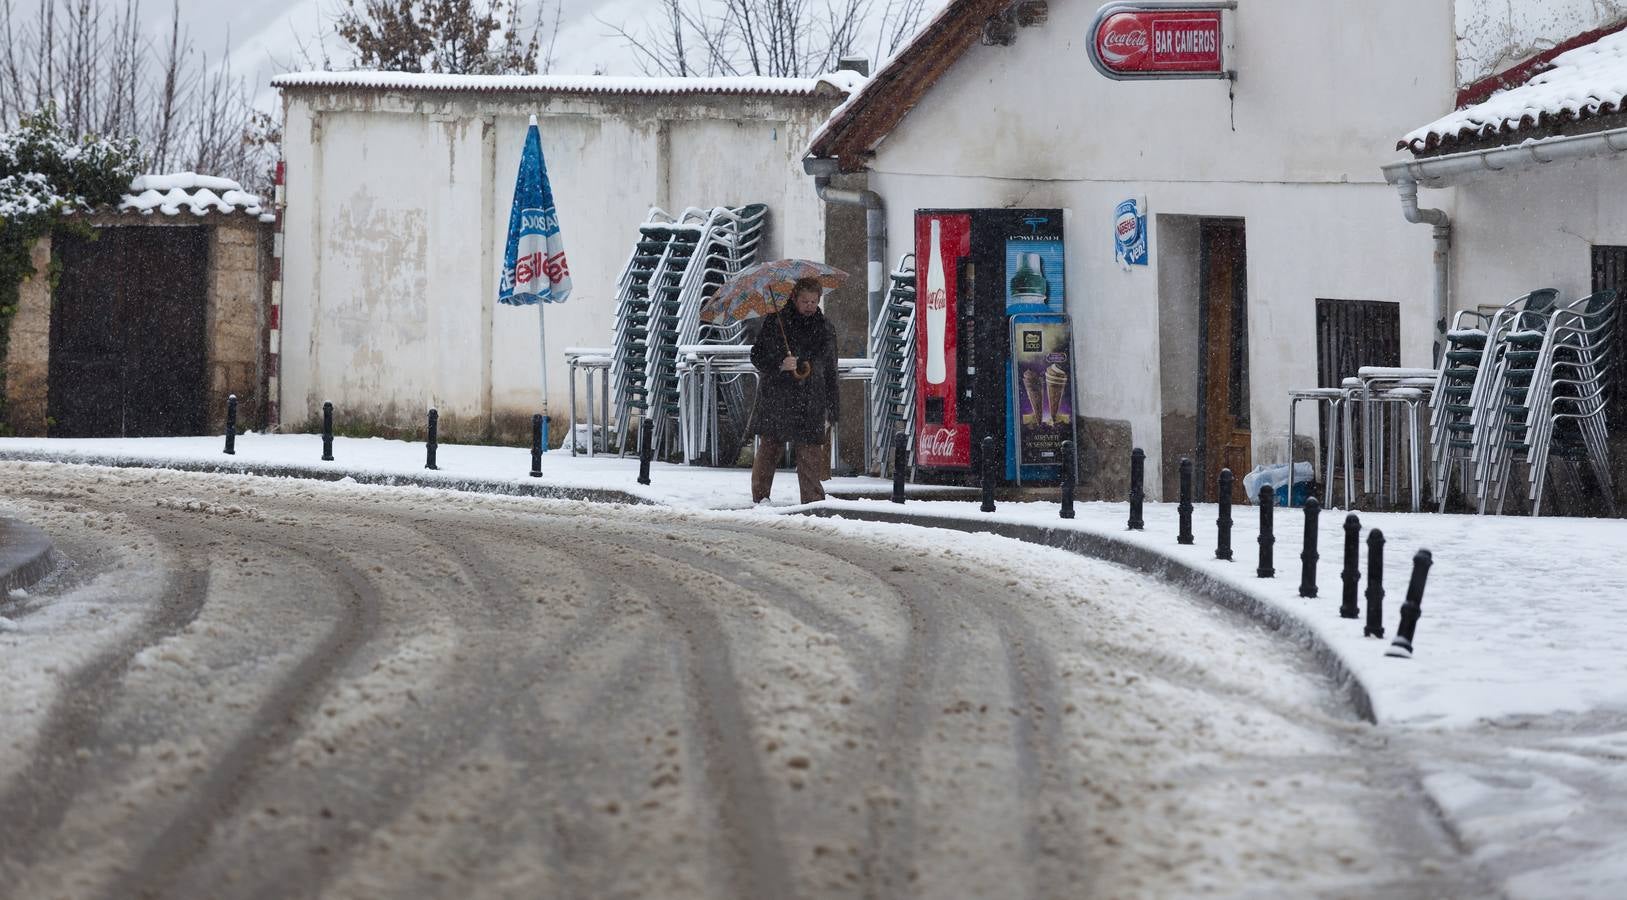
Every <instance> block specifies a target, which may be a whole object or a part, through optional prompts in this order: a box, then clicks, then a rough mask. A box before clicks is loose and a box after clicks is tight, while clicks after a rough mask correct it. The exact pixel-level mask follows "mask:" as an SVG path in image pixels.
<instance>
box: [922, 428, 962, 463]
mask: <svg viewBox="0 0 1627 900" xmlns="http://www.w3.org/2000/svg"><path fill="white" fill-rule="evenodd" d="M921 453H922V454H923V455H925V456H929V457H934V458H937V459H948V458H951V457H953V456H954V455H955V431H954V429H952V428H950V427H949V426H947V425H945V426H942V427H940V428H939V429H938V430H937V431H936V432H933V433H930V434H922V435H921Z"/></svg>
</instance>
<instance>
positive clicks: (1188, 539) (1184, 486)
mask: <svg viewBox="0 0 1627 900" xmlns="http://www.w3.org/2000/svg"><path fill="white" fill-rule="evenodd" d="M1175 511H1176V512H1177V513H1179V514H1180V523H1181V524H1180V531H1179V532H1177V533H1176V535H1175V543H1177V544H1190V543H1192V540H1193V538H1192V460H1190V459H1188V458H1187V457H1184V456H1183V457H1181V502H1180V504H1178V505H1177V506H1176V507H1175Z"/></svg>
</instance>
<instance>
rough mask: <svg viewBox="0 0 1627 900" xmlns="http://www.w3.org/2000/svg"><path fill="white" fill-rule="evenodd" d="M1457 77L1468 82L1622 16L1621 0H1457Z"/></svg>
mask: <svg viewBox="0 0 1627 900" xmlns="http://www.w3.org/2000/svg"><path fill="white" fill-rule="evenodd" d="M1453 13H1454V16H1455V19H1456V25H1457V29H1456V30H1457V77H1458V84H1459V85H1460V86H1463V85H1469V84H1473V83H1474V82H1476V81H1479V80H1480V79H1482V78H1485V77H1486V76H1488V75H1493V74H1496V73H1497V72H1501V71H1503V70H1504V69H1507V68H1508V67H1510V66H1512V65H1515V64H1516V63H1519V62H1521V61H1523V60H1526V59H1529V58H1530V57H1532V56H1535V55H1536V54H1538V53H1541V52H1542V51H1544V50H1547V49H1549V48H1550V47H1553V46H1554V45H1555V44H1558V43H1559V42H1561V41H1563V40H1565V39H1566V38H1570V37H1573V36H1575V35H1578V34H1581V33H1582V32H1584V31H1591V30H1593V29H1595V28H1600V27H1603V26H1605V25H1609V24H1612V23H1614V22H1619V21H1620V20H1621V19H1622V18H1623V17H1627V0H1457V2H1456V4H1455V5H1454V8H1453Z"/></svg>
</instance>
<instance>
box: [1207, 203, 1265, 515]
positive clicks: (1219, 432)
mask: <svg viewBox="0 0 1627 900" xmlns="http://www.w3.org/2000/svg"><path fill="white" fill-rule="evenodd" d="M1198 248H1199V250H1198V260H1199V262H1198V292H1199V303H1198V336H1199V337H1198V339H1199V342H1200V346H1201V347H1202V355H1201V360H1200V362H1201V365H1200V367H1199V370H1198V398H1199V403H1198V460H1197V468H1198V476H1199V485H1198V486H1197V490H1196V494H1197V495H1198V496H1199V497H1200V498H1204V499H1213V495H1214V490H1213V487H1212V486H1213V485H1214V484H1215V483H1216V479H1217V478H1218V477H1219V476H1220V470H1221V469H1228V468H1229V469H1231V470H1232V474H1233V475H1235V476H1237V478H1236V480H1235V481H1234V482H1233V484H1234V487H1233V489H1232V500H1233V501H1234V502H1241V501H1242V500H1243V499H1244V497H1243V476H1244V475H1245V474H1247V473H1248V471H1249V469H1250V467H1251V466H1250V464H1251V462H1252V461H1253V449H1252V443H1253V442H1252V439H1251V435H1250V432H1249V367H1248V254H1247V244H1246V241H1245V240H1244V236H1243V222H1242V220H1241V219H1204V220H1202V221H1201V222H1199V224H1198Z"/></svg>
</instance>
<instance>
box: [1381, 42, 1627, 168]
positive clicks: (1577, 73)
mask: <svg viewBox="0 0 1627 900" xmlns="http://www.w3.org/2000/svg"><path fill="white" fill-rule="evenodd" d="M1551 66H1552V67H1551V68H1548V69H1546V70H1544V71H1542V72H1540V73H1538V74H1537V75H1535V76H1533V77H1532V78H1530V79H1529V80H1528V81H1526V82H1525V83H1524V84H1521V85H1519V86H1517V87H1513V88H1510V89H1508V90H1505V91H1500V92H1498V93H1496V94H1493V95H1492V96H1491V97H1490V98H1488V99H1486V100H1484V101H1482V102H1480V103H1475V104H1473V105H1471V106H1466V107H1464V108H1462V109H1459V110H1457V111H1455V112H1451V113H1448V114H1447V115H1444V116H1442V117H1440V118H1439V119H1436V120H1435V121H1433V122H1430V123H1429V124H1428V125H1425V126H1423V127H1422V128H1418V129H1415V130H1414V131H1412V132H1410V133H1408V134H1407V135H1406V136H1405V137H1403V138H1402V139H1401V141H1400V142H1399V143H1398V144H1397V145H1396V149H1398V150H1411V151H1412V152H1413V153H1428V152H1430V151H1434V150H1443V151H1444V150H1451V149H1453V148H1454V145H1456V144H1462V143H1465V142H1476V141H1481V140H1485V139H1487V138H1502V137H1504V136H1507V135H1517V134H1519V133H1521V132H1537V131H1539V130H1542V129H1545V128H1548V127H1549V126H1552V125H1556V124H1562V123H1564V122H1570V121H1579V120H1582V119H1589V118H1593V117H1595V116H1603V115H1609V114H1611V113H1617V112H1621V111H1622V107H1623V99H1624V98H1627V31H1616V32H1614V33H1611V34H1607V35H1604V36H1603V37H1601V38H1599V39H1598V40H1596V41H1593V42H1592V43H1589V44H1584V45H1582V46H1580V47H1577V48H1575V49H1572V50H1567V51H1565V52H1564V53H1561V54H1559V55H1558V56H1555V57H1554V58H1553V59H1552V60H1551ZM1534 136H1535V135H1534Z"/></svg>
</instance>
